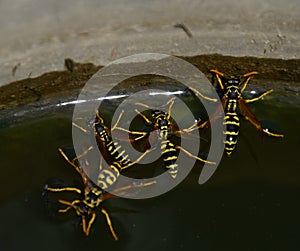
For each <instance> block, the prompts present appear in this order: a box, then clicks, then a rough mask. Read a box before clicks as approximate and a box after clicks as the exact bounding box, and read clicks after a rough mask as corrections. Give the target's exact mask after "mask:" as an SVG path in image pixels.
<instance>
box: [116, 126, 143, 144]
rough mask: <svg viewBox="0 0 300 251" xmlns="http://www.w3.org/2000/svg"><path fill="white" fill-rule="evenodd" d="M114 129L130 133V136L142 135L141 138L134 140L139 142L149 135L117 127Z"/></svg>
mask: <svg viewBox="0 0 300 251" xmlns="http://www.w3.org/2000/svg"><path fill="white" fill-rule="evenodd" d="M114 129H118V130H120V131H124V132H127V133H130V134H136V135H141V136H139V137H137V138H135V139H134V140H135V141H138V140H140V139H142V138H144V137H145V136H146V135H147V134H148V133H147V132H137V131H129V130H127V129H125V128H122V127H118V126H117V127H115V128H114Z"/></svg>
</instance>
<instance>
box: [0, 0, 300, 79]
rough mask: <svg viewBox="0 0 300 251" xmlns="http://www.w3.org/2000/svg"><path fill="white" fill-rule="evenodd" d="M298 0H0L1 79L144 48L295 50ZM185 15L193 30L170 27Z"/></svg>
mask: <svg viewBox="0 0 300 251" xmlns="http://www.w3.org/2000/svg"><path fill="white" fill-rule="evenodd" d="M299 13H300V5H299V1H298V0H286V1H279V0H274V1H271V0H267V1H262V0H222V1H221V0H219V1H209V0H202V1H198V0H188V1H186V0H174V1H158V0H153V1H146V0H144V1H140V0H139V1H137V0H133V1H132V0H131V1H130V0H122V1H121V0H119V1H117V0H110V1H109V0H101V1H99V0H88V1H74V0H64V1H58V0H55V1H39V0H15V1H9V0H2V1H1V2H0V37H1V40H0V65H1V68H0V76H1V79H0V85H3V84H7V83H10V82H13V81H16V80H19V79H24V78H27V77H28V75H30V76H31V77H35V76H38V75H40V74H42V73H44V72H50V71H54V70H62V69H63V62H64V59H65V58H68V57H69V58H72V59H74V60H75V61H78V62H92V63H94V64H96V65H104V64H106V63H108V62H110V61H112V60H114V59H116V58H120V57H123V56H126V55H131V54H134V53H143V52H160V53H167V54H172V55H181V56H193V55H201V54H214V53H219V54H223V55H231V56H254V57H266V58H284V59H293V58H299V44H300V42H299V41H300V36H299V34H300V33H299V29H300V28H299V27H300V26H299V23H300V22H299V19H300V17H299ZM177 23H184V24H185V25H186V26H187V27H188V29H189V30H190V31H191V33H192V35H193V36H192V37H189V36H188V35H187V34H186V33H185V32H184V30H183V29H181V28H175V27H174V25H175V24H177Z"/></svg>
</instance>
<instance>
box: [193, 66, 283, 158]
mask: <svg viewBox="0 0 300 251" xmlns="http://www.w3.org/2000/svg"><path fill="white" fill-rule="evenodd" d="M210 72H211V73H212V74H213V75H214V76H215V77H216V78H217V83H218V84H219V88H220V91H221V94H222V98H221V103H222V108H223V109H224V113H225V117H224V122H223V124H224V125H225V131H224V134H225V142H224V143H225V152H226V154H227V155H228V156H230V155H231V154H232V152H233V151H234V149H235V148H236V145H237V141H238V135H239V130H240V129H239V128H240V119H239V115H238V109H240V110H241V111H243V113H244V117H245V119H246V120H248V121H249V122H250V123H251V124H252V125H253V126H254V127H255V128H256V129H257V130H258V131H260V132H262V133H265V134H267V135H269V136H273V137H280V138H282V137H283V136H284V135H283V134H277V133H272V132H270V131H269V130H268V129H264V128H263V127H262V126H261V123H260V122H259V120H258V119H257V118H256V116H255V115H254V113H253V112H252V111H251V110H250V108H249V107H248V106H247V103H252V102H255V101H258V100H260V99H262V98H263V97H265V96H266V95H268V94H270V93H271V92H273V90H272V89H270V90H268V91H266V92H264V93H262V94H261V95H260V96H258V97H256V98H252V99H244V98H243V96H242V93H243V92H244V90H245V89H246V87H247V85H248V83H249V81H250V79H252V78H253V76H254V75H256V74H258V72H256V71H253V72H249V73H246V74H244V75H242V76H241V77H225V74H224V73H222V72H219V71H218V70H215V69H212V70H210ZM193 91H194V92H195V93H197V90H193ZM217 113H218V111H217V112H216V114H217Z"/></svg>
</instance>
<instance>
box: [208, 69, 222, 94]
mask: <svg viewBox="0 0 300 251" xmlns="http://www.w3.org/2000/svg"><path fill="white" fill-rule="evenodd" d="M210 72H213V73H215V74H216V77H217V80H218V83H219V85H220V87H221V90H224V89H225V88H224V85H223V83H222V80H221V78H220V76H222V77H224V73H222V72H219V71H218V70H210Z"/></svg>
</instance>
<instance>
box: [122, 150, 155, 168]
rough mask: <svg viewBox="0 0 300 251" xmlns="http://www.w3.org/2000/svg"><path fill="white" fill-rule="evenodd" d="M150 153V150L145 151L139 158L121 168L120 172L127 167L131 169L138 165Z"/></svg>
mask: <svg viewBox="0 0 300 251" xmlns="http://www.w3.org/2000/svg"><path fill="white" fill-rule="evenodd" d="M149 152H150V150H146V151H145V152H144V153H143V154H142V155H141V156H140V157H138V158H137V159H136V160H135V161H133V162H131V163H129V164H128V165H127V166H122V167H121V170H123V169H126V168H128V167H131V166H133V165H135V164H137V163H139V162H140V161H141V160H142V159H143V158H144V157H145V156H146V155H147V154H148V153H149Z"/></svg>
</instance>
